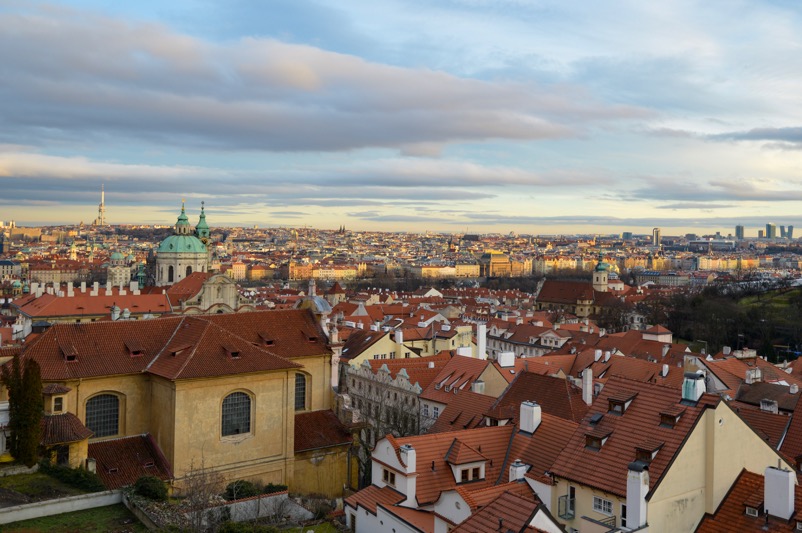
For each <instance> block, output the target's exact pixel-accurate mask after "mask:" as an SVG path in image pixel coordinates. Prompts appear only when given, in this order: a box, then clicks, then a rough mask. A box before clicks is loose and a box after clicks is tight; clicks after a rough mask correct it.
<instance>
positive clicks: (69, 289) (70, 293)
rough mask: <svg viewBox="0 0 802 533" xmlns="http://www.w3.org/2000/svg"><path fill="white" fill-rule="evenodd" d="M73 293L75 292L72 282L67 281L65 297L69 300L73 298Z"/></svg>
mask: <svg viewBox="0 0 802 533" xmlns="http://www.w3.org/2000/svg"><path fill="white" fill-rule="evenodd" d="M74 291H75V288H74V286H73V284H72V282H71V281H68V282H67V296H69V297H70V298H72V297H73V296H75V292H74Z"/></svg>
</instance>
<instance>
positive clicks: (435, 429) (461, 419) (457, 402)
mask: <svg viewBox="0 0 802 533" xmlns="http://www.w3.org/2000/svg"><path fill="white" fill-rule="evenodd" d="M495 401H496V399H495V398H493V397H492V396H487V395H485V394H479V393H476V392H471V391H462V392H460V393H459V394H457V395H456V396H454V397H453V398H452V399H451V401H449V402H448V405H446V407H445V409H444V410H443V412H442V413H441V414H440V416H439V417H437V420H435V422H434V424H433V425H432V426H431V427H430V428H429V430H428V431H427V433H442V432H444V431H455V430H460V429H471V428H475V427H479V425H480V424H482V425H483V424H484V413H485V411H487V410H488V409H489V408H490V406H491V405H493V403H494V402H495Z"/></svg>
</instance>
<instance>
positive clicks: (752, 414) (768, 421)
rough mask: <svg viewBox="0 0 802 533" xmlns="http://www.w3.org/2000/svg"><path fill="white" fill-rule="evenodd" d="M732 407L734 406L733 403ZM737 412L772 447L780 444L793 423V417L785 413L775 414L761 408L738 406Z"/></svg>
mask: <svg viewBox="0 0 802 533" xmlns="http://www.w3.org/2000/svg"><path fill="white" fill-rule="evenodd" d="M730 407H733V406H732V404H730ZM735 412H736V413H738V416H740V417H741V419H742V420H743V421H744V422H746V423H747V424H748V425H749V426H750V427H751V428H752V429H754V430H755V433H757V434H758V435H760V437H761V438H762V439H763V440H765V441H766V442H768V443H769V444H771V446H772V448H777V447H778V446H779V444H780V442H782V440H783V437H785V434H786V431H788V426H789V425H790V424H791V417H790V416H788V415H785V414H774V413H770V412H768V411H761V410H760V409H738V408H736V409H735Z"/></svg>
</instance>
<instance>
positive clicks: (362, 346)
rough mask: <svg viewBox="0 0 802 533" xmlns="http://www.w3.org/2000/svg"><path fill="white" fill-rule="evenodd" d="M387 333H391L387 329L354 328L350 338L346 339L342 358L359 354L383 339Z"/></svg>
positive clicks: (351, 357) (349, 357) (346, 358)
mask: <svg viewBox="0 0 802 533" xmlns="http://www.w3.org/2000/svg"><path fill="white" fill-rule="evenodd" d="M387 335H389V333H387V332H385V331H373V330H370V329H367V330H364V329H356V330H354V331H353V332H352V333H351V334H350V335H349V336H348V340H347V341H345V345H344V346H343V355H342V359H345V360H348V359H353V358H354V357H357V356H359V355H360V354H362V353H363V352H364V351H365V350H367V349H368V348H370V347H371V346H373V345H374V344H376V343H377V342H379V341H380V340H382V339H383V338H384V337H386V336H387Z"/></svg>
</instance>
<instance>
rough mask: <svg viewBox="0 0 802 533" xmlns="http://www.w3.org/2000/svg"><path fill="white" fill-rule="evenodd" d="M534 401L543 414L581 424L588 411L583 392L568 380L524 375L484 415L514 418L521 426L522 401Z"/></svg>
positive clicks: (496, 417)
mask: <svg viewBox="0 0 802 533" xmlns="http://www.w3.org/2000/svg"><path fill="white" fill-rule="evenodd" d="M526 400H529V401H534V402H536V403H538V404H539V405H540V406H541V409H542V410H543V412H544V413H549V414H551V415H554V416H556V417H559V418H563V419H565V420H570V421H572V422H575V423H579V422H580V421H581V420H582V417H584V416H585V413H586V412H587V410H588V406H587V404H586V403H585V402H584V401H582V389H580V388H579V387H576V386H575V385H573V384H571V383H570V382H569V381H568V380H566V379H562V378H557V377H551V376H544V375H540V374H533V373H529V372H523V373H521V374H518V376H517V377H516V378H515V380H514V381H513V382H512V383H511V384H510V386H509V387H507V389H506V390H505V391H504V392H503V393H502V395H501V396H499V398H498V400H496V401H495V403H494V404H493V405H492V406H491V407H490V409H488V410H487V411H486V412H485V414H486V415H487V416H489V417H491V418H495V419H497V420H503V419H511V420H512V421H513V423H518V415H519V414H520V406H521V402H524V401H526Z"/></svg>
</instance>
